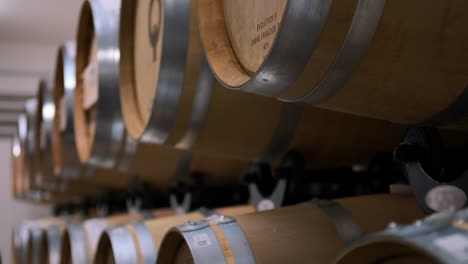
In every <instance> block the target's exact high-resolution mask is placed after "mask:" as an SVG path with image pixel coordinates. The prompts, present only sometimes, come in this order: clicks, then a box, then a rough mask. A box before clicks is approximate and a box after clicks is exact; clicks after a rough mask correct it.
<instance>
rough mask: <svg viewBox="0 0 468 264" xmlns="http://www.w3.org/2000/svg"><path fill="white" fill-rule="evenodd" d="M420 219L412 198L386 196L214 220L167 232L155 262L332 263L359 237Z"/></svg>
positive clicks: (365, 197)
mask: <svg viewBox="0 0 468 264" xmlns="http://www.w3.org/2000/svg"><path fill="white" fill-rule="evenodd" d="M370 212H371V217H370V214H369V213H370ZM422 215H423V213H422V212H421V210H420V209H419V208H418V205H417V203H416V201H415V200H414V198H413V197H411V196H401V195H388V194H385V195H371V196H362V197H353V198H345V199H338V200H335V201H322V202H315V203H314V202H312V203H304V204H299V205H296V206H289V207H284V208H279V209H275V210H271V211H264V212H260V213H255V214H247V215H242V216H237V217H235V218H231V217H223V216H218V217H215V218H208V219H207V220H205V221H201V222H197V223H187V224H185V225H182V226H179V227H176V228H173V229H172V230H171V231H169V232H168V233H167V234H166V236H165V238H164V240H163V242H162V244H161V248H160V253H159V256H158V263H304V261H306V260H314V262H315V263H331V261H332V260H333V259H334V258H335V257H336V256H337V254H338V253H339V252H340V250H342V249H343V248H344V246H345V245H346V244H348V243H350V242H351V241H354V240H355V239H356V238H358V237H360V236H361V235H362V234H366V233H371V232H375V231H378V230H381V229H383V228H385V226H386V225H387V224H388V223H389V222H390V221H394V220H395V221H398V222H403V223H409V222H411V221H413V220H414V219H417V218H419V217H421V216H422Z"/></svg>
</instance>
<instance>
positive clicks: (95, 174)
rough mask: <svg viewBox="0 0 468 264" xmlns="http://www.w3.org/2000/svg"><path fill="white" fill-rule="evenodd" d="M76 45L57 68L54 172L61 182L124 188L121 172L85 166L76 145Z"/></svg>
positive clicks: (61, 55)
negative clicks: (85, 182) (68, 181)
mask: <svg viewBox="0 0 468 264" xmlns="http://www.w3.org/2000/svg"><path fill="white" fill-rule="evenodd" d="M75 53H76V45H75V43H74V42H67V43H66V44H64V45H62V46H61V47H60V48H59V51H58V54H57V61H56V65H55V79H54V89H53V99H54V105H55V115H54V121H53V128H52V131H53V132H52V134H53V136H52V149H53V168H54V173H55V174H56V175H57V177H58V178H60V179H64V180H73V181H76V180H81V181H88V182H89V183H91V184H94V185H106V186H108V187H111V188H124V187H126V186H127V184H128V178H127V176H126V175H125V174H124V173H121V172H119V171H117V170H112V169H105V168H100V167H98V166H92V165H90V164H86V163H81V162H80V159H79V157H78V152H77V148H76V145H75V130H74V125H75V124H74V113H73V104H74V92H75V88H76V79H75V78H76V77H75V74H76V73H75Z"/></svg>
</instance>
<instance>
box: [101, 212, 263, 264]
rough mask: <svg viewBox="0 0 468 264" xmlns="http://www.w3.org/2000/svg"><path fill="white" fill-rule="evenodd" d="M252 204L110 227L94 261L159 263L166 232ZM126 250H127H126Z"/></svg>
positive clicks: (236, 213) (237, 213)
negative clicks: (189, 222)
mask: <svg viewBox="0 0 468 264" xmlns="http://www.w3.org/2000/svg"><path fill="white" fill-rule="evenodd" d="M253 211H254V208H253V207H252V206H250V205H244V206H233V207H226V208H220V209H216V210H214V211H210V210H208V211H204V210H201V211H198V212H193V213H189V214H183V215H175V216H169V217H164V218H159V219H154V220H147V221H144V222H133V223H131V224H128V225H126V226H119V227H115V228H111V229H108V230H107V231H106V233H105V234H103V235H102V236H101V239H100V241H99V246H98V250H97V252H96V259H95V261H94V263H96V264H97V263H139V264H147V263H156V261H157V259H158V257H157V256H158V252H159V246H160V245H161V242H162V239H163V237H164V234H165V233H166V232H167V231H168V230H169V229H170V228H171V227H173V226H175V225H179V224H182V223H183V222H184V221H199V220H201V219H203V218H204V217H206V216H210V215H211V214H213V213H218V214H219V213H225V214H226V215H241V214H246V213H251V212H253ZM124 249H125V250H124Z"/></svg>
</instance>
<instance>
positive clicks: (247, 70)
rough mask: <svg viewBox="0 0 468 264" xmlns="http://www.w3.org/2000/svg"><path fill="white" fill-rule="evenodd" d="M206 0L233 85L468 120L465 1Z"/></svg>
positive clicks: (346, 106)
mask: <svg viewBox="0 0 468 264" xmlns="http://www.w3.org/2000/svg"><path fill="white" fill-rule="evenodd" d="M198 3H199V5H198V12H199V14H200V16H199V18H200V19H199V22H200V28H201V33H202V34H201V35H202V39H203V43H204V47H205V51H206V53H207V57H208V60H209V61H210V64H211V68H212V69H213V71H214V72H215V74H216V75H217V77H218V78H219V79H220V80H221V82H222V83H223V85H225V86H226V87H228V88H232V89H240V90H243V91H247V92H253V93H258V94H263V95H266V96H270V97H276V98H279V99H281V100H285V101H295V102H298V101H299V102H306V103H311V104H314V105H317V106H319V107H322V108H327V109H331V110H336V111H340V112H346V113H351V114H356V115H361V116H368V117H375V118H379V119H385V120H390V121H394V122H398V123H420V122H427V123H428V124H431V125H438V126H442V125H447V124H448V123H452V122H458V121H461V120H463V119H464V114H465V113H466V107H464V105H466V104H465V103H464V102H465V101H466V99H465V98H466V93H464V90H465V87H466V86H467V83H468V70H467V69H466V67H464V62H465V61H466V60H467V59H468V52H467V51H466V50H465V49H464V47H465V46H466V45H467V44H468V34H467V33H466V32H465V30H464V25H466V23H468V18H467V17H466V16H464V15H463V11H462V10H464V9H465V8H468V5H467V3H466V2H465V1H462V0H459V1H450V2H447V1H439V0H433V1H430V2H427V1H422V0H420V1H412V2H411V3H408V2H407V1H385V0H379V1H355V0H349V1H287V0H277V1H265V0H256V1H239V0H234V1H231V0H201V1H198ZM415 10H418V11H417V12H415Z"/></svg>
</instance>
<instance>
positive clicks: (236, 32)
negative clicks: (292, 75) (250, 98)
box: [223, 0, 288, 73]
mask: <svg viewBox="0 0 468 264" xmlns="http://www.w3.org/2000/svg"><path fill="white" fill-rule="evenodd" d="M287 2H288V1H287V0H274V1H271V0H255V1H244V0H223V9H224V17H225V21H226V28H227V31H228V33H229V38H230V40H231V45H232V48H233V50H234V53H235V54H236V56H237V58H238V60H239V63H240V64H241V66H242V67H243V69H244V70H245V71H246V72H248V73H254V72H256V71H257V70H258V69H259V68H260V66H261V65H262V63H263V60H264V58H265V57H266V56H267V55H268V53H269V52H270V49H271V47H272V45H271V43H272V42H273V41H274V40H275V37H276V33H277V32H278V29H279V25H280V23H281V18H282V17H283V13H284V9H285V8H286V4H287Z"/></svg>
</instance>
